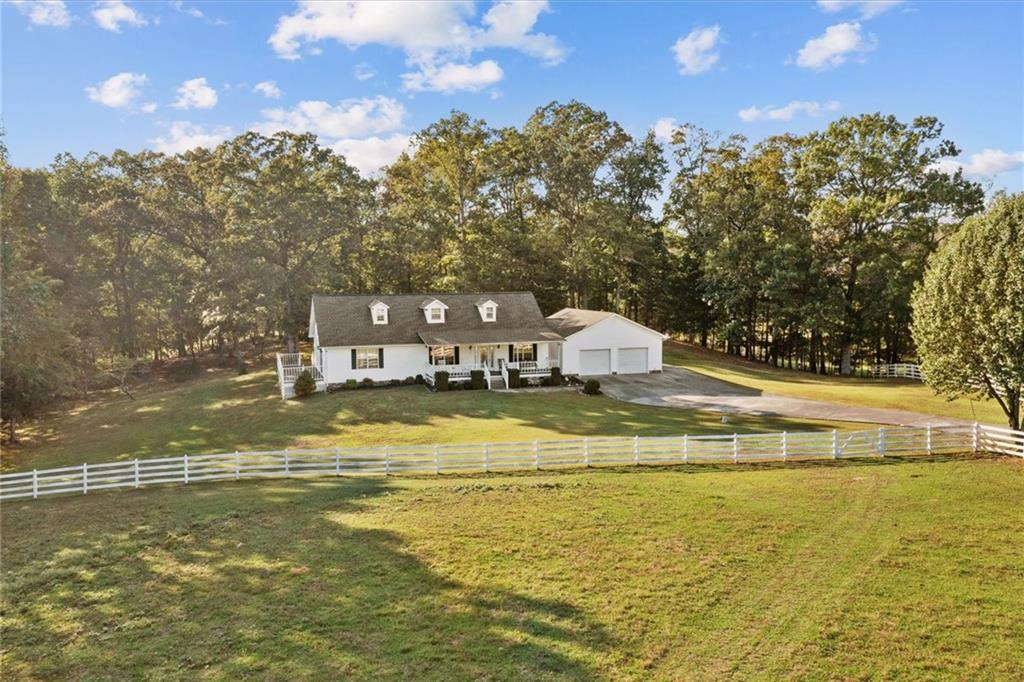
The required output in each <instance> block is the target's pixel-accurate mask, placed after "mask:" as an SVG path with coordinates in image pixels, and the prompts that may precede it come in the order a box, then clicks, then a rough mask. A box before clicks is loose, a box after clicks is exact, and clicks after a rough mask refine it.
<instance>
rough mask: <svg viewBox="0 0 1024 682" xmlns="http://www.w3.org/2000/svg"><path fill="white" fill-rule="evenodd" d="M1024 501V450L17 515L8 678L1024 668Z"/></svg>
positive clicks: (6, 628)
mask: <svg viewBox="0 0 1024 682" xmlns="http://www.w3.org/2000/svg"><path fill="white" fill-rule="evenodd" d="M257 380H258V379H257ZM459 397H460V398H462V397H464V396H459ZM474 397H476V396H474ZM311 404H312V403H311ZM587 409H611V408H610V407H609V406H607V405H604V404H602V406H601V407H598V408H587ZM625 418H626V417H623V419H625ZM1022 491H1024V460H1020V459H1015V460H1010V459H944V460H938V459H937V460H932V461H921V460H915V461H910V460H903V461H897V460H894V459H890V460H886V461H885V462H884V463H880V462H871V463H868V462H852V461H851V462H841V463H836V464H832V463H829V464H821V465H813V466H812V465H805V466H794V465H791V466H789V467H781V466H761V467H757V466H741V467H738V468H734V467H714V466H703V467H690V468H683V467H680V468H671V469H644V468H641V469H635V470H631V471H628V472H627V471H615V470H595V471H588V472H575V473H563V474H552V473H541V474H535V475H519V476H492V477H483V476H480V477H447V476H443V477H441V478H440V479H437V478H421V479H415V478H411V479H410V478H406V479H384V478H365V479H320V480H306V481H287V480H276V481H261V482H241V483H234V482H231V483H223V484H199V485H194V486H190V487H188V488H185V487H173V488H162V489H152V490H142V491H124V492H109V493H100V494H96V495H88V496H69V497H64V498H59V499H58V498H54V499H49V500H41V501H37V502H19V503H5V504H4V505H3V514H2V519H0V521H2V531H3V561H2V578H3V585H4V589H3V595H2V600H3V603H2V607H3V633H2V638H3V648H2V654H0V656H2V659H3V660H2V661H0V663H2V666H3V670H4V678H5V679H9V680H14V679H29V678H32V679H46V678H48V679H132V678H135V679H161V680H163V679H181V680H192V679H225V680H227V679H240V678H255V679H340V678H342V677H346V676H348V677H356V678H362V679H396V680H398V679H403V680H405V679H414V680H419V679H438V680H454V679H474V680H479V679H494V680H501V679H528V680H541V679H594V678H603V679H617V680H618V679H652V678H653V679H681V678H682V679H727V678H734V679H750V678H759V679H779V678H804V679H928V680H932V679H1011V678H1018V677H1019V675H1020V672H1021V670H1024V647H1022V646H1021V642H1024V619H1022V618H1021V617H1020V615H1021V613H1024V551H1022V544H1021V528H1024V506H1022V505H1021V504H1020V501H1021V495H1022Z"/></svg>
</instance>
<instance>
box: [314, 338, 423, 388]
mask: <svg viewBox="0 0 1024 682" xmlns="http://www.w3.org/2000/svg"><path fill="white" fill-rule="evenodd" d="M377 347H378V346H359V348H377ZM381 347H382V348H384V367H382V368H378V369H352V346H331V347H329V348H324V349H323V363H324V364H323V367H321V368H320V371H321V372H323V374H324V379H325V380H326V381H327V383H328V384H343V383H345V382H346V381H348V380H349V379H355V380H356V381H362V380H363V379H365V378H367V377H369V378H370V379H373V380H374V381H389V380H391V379H404V378H406V377H414V376H416V375H417V374H423V366H424V365H426V364H427V347H426V346H423V345H420V344H409V345H402V346H381ZM314 352H315V351H314Z"/></svg>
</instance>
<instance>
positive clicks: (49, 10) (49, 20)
mask: <svg viewBox="0 0 1024 682" xmlns="http://www.w3.org/2000/svg"><path fill="white" fill-rule="evenodd" d="M14 6H15V7H17V8H18V11H19V12H21V13H22V14H24V15H25V16H26V17H28V20H29V23H31V24H34V25H35V26H56V27H58V28H67V27H68V26H70V25H71V15H70V14H69V13H68V8H67V5H65V4H64V0H14Z"/></svg>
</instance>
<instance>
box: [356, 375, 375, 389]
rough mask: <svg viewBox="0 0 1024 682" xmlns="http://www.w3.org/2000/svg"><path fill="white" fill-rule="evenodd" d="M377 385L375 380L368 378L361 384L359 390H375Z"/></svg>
mask: <svg viewBox="0 0 1024 682" xmlns="http://www.w3.org/2000/svg"><path fill="white" fill-rule="evenodd" d="M375 385H376V384H374V383H373V379H371V378H370V377H366V378H365V379H363V380H362V381H360V382H359V388H373V387H374V386H375Z"/></svg>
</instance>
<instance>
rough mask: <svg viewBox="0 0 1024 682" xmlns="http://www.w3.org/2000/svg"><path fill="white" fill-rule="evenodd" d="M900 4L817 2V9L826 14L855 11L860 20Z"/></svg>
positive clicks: (894, 0)
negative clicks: (847, 10)
mask: <svg viewBox="0 0 1024 682" xmlns="http://www.w3.org/2000/svg"><path fill="white" fill-rule="evenodd" d="M902 3H903V0H818V9H820V10H821V11H822V12H825V13H827V14H835V13H836V12H842V11H843V10H845V9H856V10H857V11H858V12H860V17H861V19H873V18H874V17H877V16H878V15H880V14H884V13H885V12H888V11H889V10H891V9H892V8H893V7H896V6H897V5H900V4H902Z"/></svg>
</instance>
